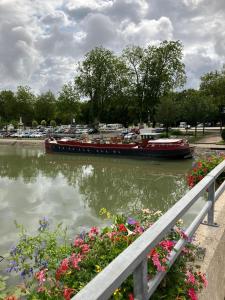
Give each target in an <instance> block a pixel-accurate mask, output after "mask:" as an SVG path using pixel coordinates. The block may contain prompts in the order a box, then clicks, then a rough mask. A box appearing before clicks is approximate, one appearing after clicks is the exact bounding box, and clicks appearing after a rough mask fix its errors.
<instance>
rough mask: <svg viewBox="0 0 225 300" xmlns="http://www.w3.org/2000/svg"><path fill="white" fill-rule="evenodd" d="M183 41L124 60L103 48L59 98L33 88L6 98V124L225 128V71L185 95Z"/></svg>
mask: <svg viewBox="0 0 225 300" xmlns="http://www.w3.org/2000/svg"><path fill="white" fill-rule="evenodd" d="M182 57H183V46H182V44H181V42H180V41H163V42H161V43H160V44H159V45H149V46H147V47H140V46H128V47H126V48H125V49H124V50H123V51H122V53H121V54H120V55H116V54H115V53H114V52H113V51H111V50H108V49H105V48H103V47H96V48H94V49H92V50H91V51H89V52H88V53H87V54H86V55H85V57H84V59H83V60H82V61H81V62H79V64H78V67H77V69H76V70H75V71H76V72H75V73H76V76H75V78H74V81H73V82H70V83H67V84H65V85H64V86H63V87H62V89H61V90H60V91H59V93H58V95H57V96H55V95H54V94H53V93H52V92H51V91H47V92H45V93H42V94H40V95H35V94H34V93H33V92H32V90H31V88H30V87H27V86H25V87H24V86H19V87H18V88H17V90H16V91H15V92H13V91H11V90H2V91H1V92H0V123H1V125H4V124H8V123H16V122H18V120H19V118H20V117H22V120H23V123H24V124H25V125H29V126H31V125H32V124H40V123H41V122H42V123H43V122H46V123H47V124H50V122H52V124H53V123H54V122H55V123H57V124H69V123H71V122H73V121H74V120H75V122H76V123H85V124H93V125H96V124H98V123H99V122H103V123H122V124H124V125H125V126H127V125H129V124H137V123H143V122H152V123H153V126H154V125H155V123H156V122H160V123H163V124H164V125H165V126H166V127H168V126H171V125H175V124H177V123H178V122H179V121H186V122H187V123H189V124H191V125H193V126H197V123H198V122H201V123H203V124H205V123H207V122H218V121H220V122H223V112H225V111H224V107H225V106H224V105H225V93H224V89H225V68H223V69H222V70H221V71H217V70H216V71H213V72H209V73H207V74H204V75H203V76H202V77H201V83H200V88H199V89H198V90H194V89H188V90H182V88H183V86H184V84H185V82H186V74H185V66H184V64H183V62H182Z"/></svg>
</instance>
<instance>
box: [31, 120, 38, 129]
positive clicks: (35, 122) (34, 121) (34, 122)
mask: <svg viewBox="0 0 225 300" xmlns="http://www.w3.org/2000/svg"><path fill="white" fill-rule="evenodd" d="M37 126H38V122H37V121H36V120H33V121H32V127H33V128H36V127H37Z"/></svg>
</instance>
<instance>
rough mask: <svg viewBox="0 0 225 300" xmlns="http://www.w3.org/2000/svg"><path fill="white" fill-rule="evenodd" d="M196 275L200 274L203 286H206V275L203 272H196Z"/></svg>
mask: <svg viewBox="0 0 225 300" xmlns="http://www.w3.org/2000/svg"><path fill="white" fill-rule="evenodd" d="M198 275H199V276H200V278H201V280H202V282H203V284H204V287H207V286H208V280H207V279H206V275H205V274H202V273H201V272H198Z"/></svg>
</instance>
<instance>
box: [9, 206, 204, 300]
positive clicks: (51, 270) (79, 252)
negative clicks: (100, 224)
mask: <svg viewBox="0 0 225 300" xmlns="http://www.w3.org/2000/svg"><path fill="white" fill-rule="evenodd" d="M101 215H105V216H107V218H111V219H113V223H112V225H111V226H108V227H104V228H102V229H101V230H100V229H99V228H97V227H92V228H91V229H90V230H89V231H88V232H86V233H85V232H82V233H81V234H80V235H78V236H77V237H75V239H74V242H73V243H72V244H71V242H69V239H68V238H67V236H66V231H65V230H63V229H62V228H61V226H58V227H57V228H56V230H54V231H50V230H49V224H48V221H47V220H46V219H43V220H40V226H39V229H38V232H37V234H36V235H34V236H30V235H28V233H27V232H26V231H25V230H24V228H23V227H22V226H19V228H20V238H19V242H18V243H17V245H16V246H15V247H14V248H12V249H11V251H10V255H9V258H8V261H9V266H8V272H9V273H12V272H16V273H19V274H20V276H21V277H22V279H23V281H24V283H23V286H22V287H21V295H24V294H25V297H26V299H30V300H31V299H32V300H33V299H43V300H44V299H45V300H46V299H58V300H60V299H65V300H69V299H70V298H71V297H72V296H73V295H75V294H76V293H77V292H79V290H81V289H82V288H83V287H84V286H85V285H86V284H87V283H88V282H89V281H90V280H91V279H92V278H94V277H95V276H96V274H97V273H99V272H100V271H101V270H102V269H104V268H105V267H106V266H107V265H108V264H109V263H110V262H111V261H112V260H113V259H114V258H115V257H117V256H118V255H119V254H120V253H121V252H122V251H123V250H124V249H125V248H127V247H128V246H129V245H130V244H131V243H132V242H133V241H134V240H136V239H137V238H138V237H139V236H140V235H141V234H142V233H143V232H144V231H145V230H146V229H148V228H149V227H150V226H152V224H153V223H154V222H155V221H156V220H157V219H158V218H159V217H160V216H161V213H160V212H150V211H149V210H148V209H146V210H141V211H139V212H138V213H137V214H136V217H135V219H133V218H129V217H128V218H127V217H126V216H124V215H116V216H111V215H110V213H109V212H107V211H106V209H102V210H101ZM181 226H182V224H181V222H178V223H177V224H176V226H174V228H173V229H172V230H171V232H170V233H169V234H168V235H167V236H166V237H165V239H164V240H162V241H161V242H159V244H158V245H156V246H155V248H153V249H151V251H150V252H149V253H148V255H147V258H148V276H149V278H152V277H153V276H154V275H155V274H156V273H157V272H166V271H169V272H168V274H167V275H166V277H165V280H163V282H162V283H161V285H160V287H159V288H158V289H157V290H156V292H155V293H154V295H153V296H152V298H151V299H197V298H196V297H197V296H196V292H198V291H200V290H201V289H202V288H203V286H204V285H205V286H206V285H207V281H206V278H205V274H202V273H201V272H200V271H199V270H198V269H197V267H195V265H194V264H193V261H194V259H195V257H196V255H197V251H198V248H197V246H195V245H193V244H192V243H191V242H190V241H189V240H188V237H187V236H186V235H185V233H184V232H183V231H182V229H181ZM180 238H182V239H187V244H186V246H185V247H184V248H183V250H182V252H181V254H180V256H179V258H178V259H177V260H176V262H175V264H174V265H173V267H172V268H171V270H169V268H170V266H169V260H168V257H169V255H170V253H171V251H173V248H174V246H175V244H176V242H177V241H178V240H179V239H180ZM132 284H133V281H132V277H131V276H130V277H128V279H127V280H126V281H125V282H124V283H123V284H122V285H121V287H120V288H118V289H117V290H116V291H115V292H114V294H113V295H112V297H111V299H115V300H119V299H130V300H133V299H134V296H133V287H132ZM4 293H5V292H4ZM14 295H15V294H14ZM17 295H18V290H17ZM11 297H12V296H11ZM6 299H7V298H6ZM8 299H10V298H8ZM11 299H17V298H11Z"/></svg>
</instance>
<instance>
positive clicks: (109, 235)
mask: <svg viewBox="0 0 225 300" xmlns="http://www.w3.org/2000/svg"><path fill="white" fill-rule="evenodd" d="M106 234H107V236H108V237H109V238H110V239H112V238H113V237H114V236H115V235H116V234H117V233H116V232H115V231H112V232H107V233H106Z"/></svg>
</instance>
